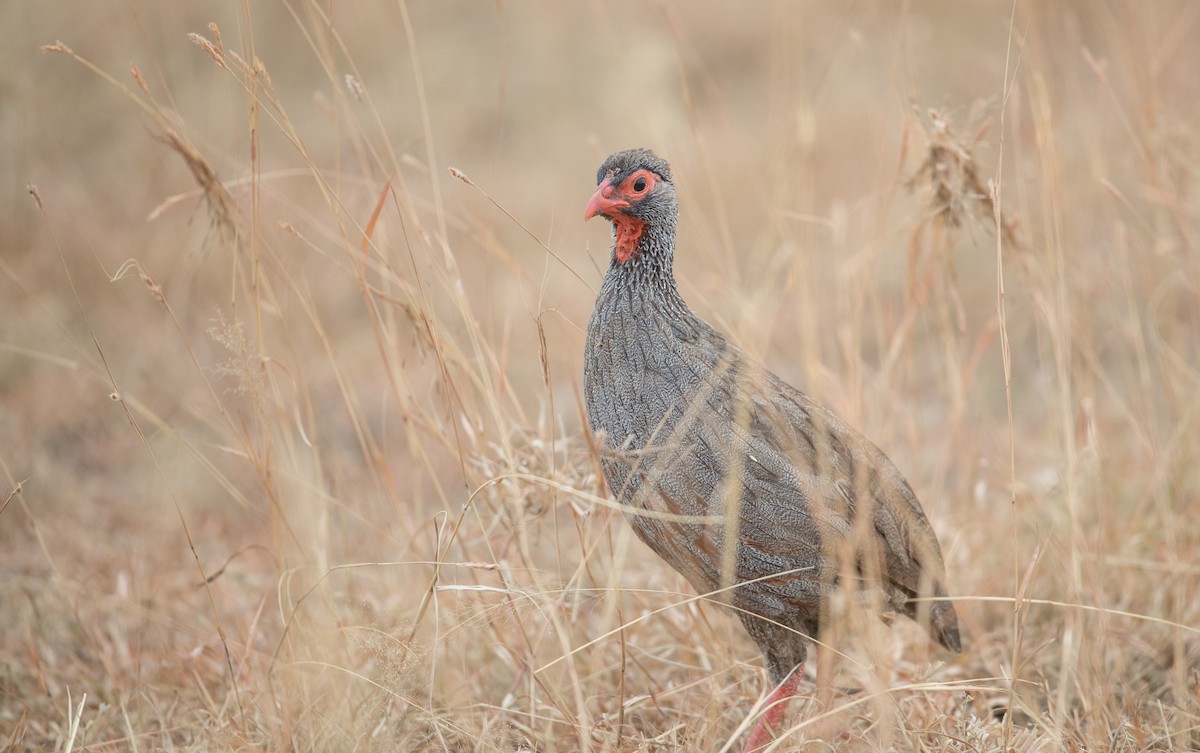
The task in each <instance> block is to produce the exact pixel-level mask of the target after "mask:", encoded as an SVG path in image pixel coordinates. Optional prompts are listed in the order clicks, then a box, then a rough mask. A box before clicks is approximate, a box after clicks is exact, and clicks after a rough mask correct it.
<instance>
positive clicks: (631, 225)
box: [583, 170, 658, 264]
mask: <svg viewBox="0 0 1200 753" xmlns="http://www.w3.org/2000/svg"><path fill="white" fill-rule="evenodd" d="M656 183H658V176H657V175H655V174H654V173H652V172H650V171H649V170H637V171H635V172H633V173H632V174H630V175H629V176H628V177H626V178H625V180H623V181H621V184H620V185H618V186H613V184H612V176H611V175H610V176H608V177H607V178H605V179H604V180H603V181H601V183H600V185H599V186H598V187H597V188H596V193H594V194H592V198H591V200H590V201H588V204H587V208H586V209H584V210H583V219H585V220H590V219H591V218H593V217H595V216H596V215H601V216H602V217H605V218H606V219H608V220H610V221H611V222H612V223H613V225H615V226H616V228H617V243H616V246H615V248H614V249H613V250H614V252H615V253H616V256H617V262H619V263H621V264H624V263H625V262H627V261H629V260H630V259H631V258H633V255H634V253H635V252H636V251H637V243H638V240H639V239H640V238H641V237H642V232H643V231H645V229H646V223H645V222H642V221H641V220H639V219H637V218H635V217H630V216H629V215H627V214H625V212H624V211H623V210H625V209H628V208H629V207H630V206H631V205H632V204H633V202H635V201H639V200H641V199H643V198H645V196H646V195H647V194H649V193H650V192H651V191H652V190H653V189H654V186H655V184H656Z"/></svg>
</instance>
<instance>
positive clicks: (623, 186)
mask: <svg viewBox="0 0 1200 753" xmlns="http://www.w3.org/2000/svg"><path fill="white" fill-rule="evenodd" d="M596 183H597V187H596V192H595V193H594V194H592V198H591V200H590V201H588V204H587V208H586V209H585V210H584V212H583V218H584V219H585V220H589V219H591V218H592V217H595V216H596V215H600V216H601V217H604V218H605V219H607V220H609V221H610V222H612V224H613V232H614V235H615V238H616V241H615V245H614V246H613V253H614V254H615V255H616V259H617V261H618V262H619V263H621V264H624V263H625V262H627V261H629V260H630V259H631V258H633V256H634V255H635V254H637V253H639V252H640V249H641V241H642V239H643V237H644V236H649V237H653V236H656V235H661V236H663V237H662V238H661V239H660V241H661V242H666V243H668V244H670V243H673V242H674V234H675V218H676V215H677V214H678V211H679V210H678V206H677V205H676V203H675V186H674V184H673V183H672V182H671V166H670V165H668V164H667V161H666V160H664V159H662V158H660V157H658V156H656V155H655V154H654V153H653V152H651V151H650V150H649V149H629V150H626V151H624V152H617V153H616V154H613V155H610V156H609V158H608V159H606V160H604V164H603V165H601V166H600V170H599V171H598V172H597V173H596ZM668 251H669V249H668Z"/></svg>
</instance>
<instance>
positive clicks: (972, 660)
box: [0, 0, 1200, 753]
mask: <svg viewBox="0 0 1200 753" xmlns="http://www.w3.org/2000/svg"><path fill="white" fill-rule="evenodd" d="M1013 11H1014V9H1013V8H1012V7H1011V6H1010V5H1007V4H989V3H966V4H959V3H932V4H919V3H912V4H890V3H889V4H879V5H873V4H856V5H849V4H840V3H838V4H835V3H829V4H820V5H818V4H815V3H813V4H790V3H780V4H776V5H771V6H767V5H757V4H756V5H755V6H754V7H753V9H746V10H743V11H741V12H738V13H736V14H732V13H731V12H730V11H729V9H728V8H727V7H726V6H724V5H722V4H717V3H700V4H689V7H688V9H687V10H686V11H685V10H683V8H682V6H675V5H669V4H648V3H647V4H641V3H632V2H630V3H604V4H599V3H594V4H588V5H586V6H585V5H582V4H580V5H575V4H567V3H554V2H550V1H549V0H546V1H545V2H541V3H503V4H493V3H475V2H451V3H423V4H417V3H412V4H411V7H406V6H405V4H404V3H401V4H399V5H389V4H386V3H385V4H373V3H331V4H324V3H313V4H295V3H286V2H285V3H280V4H273V3H265V4H253V5H252V4H249V3H246V2H245V1H244V0H242V1H241V2H237V3H232V4H228V6H222V7H216V6H214V7H204V4H200V5H197V4H187V3H185V4H178V3H142V2H134V3H132V4H106V3H96V4H57V5H56V4H29V3H8V4H6V5H4V6H3V7H0V29H3V31H0V38H2V39H3V41H4V44H2V45H0V61H2V62H3V65H0V168H2V169H0V173H2V174H4V175H5V176H8V180H7V181H6V182H5V184H4V185H3V186H0V191H3V192H4V195H5V199H6V201H5V202H4V204H5V206H6V207H8V210H7V212H6V214H5V219H4V221H3V222H0V248H2V249H3V252H2V253H0V302H2V308H0V311H2V316H0V397H2V400H3V402H2V406H0V410H2V413H0V474H2V476H3V477H2V478H0V573H2V574H3V578H2V580H0V741H3V742H4V745H5V747H6V748H7V749H12V750H48V749H54V750H71V749H75V750H94V751H107V750H132V751H146V750H159V749H171V750H206V751H207V750H233V749H245V748H262V749H271V750H280V751H285V750H297V751H332V750H339V751H340V750H367V749H370V750H380V751H385V750H386V751H392V750H414V751H415V750H444V751H519V750H538V751H575V750H589V751H635V750H636V751H673V750H699V751H724V750H737V749H738V746H739V745H740V742H741V739H742V738H741V737H740V736H739V735H740V734H741V733H744V731H745V730H746V729H747V725H748V724H749V723H751V722H752V721H753V720H752V718H751V717H750V714H751V712H752V709H753V707H754V704H755V702H756V701H757V699H758V695H759V693H760V691H761V690H762V688H763V679H762V674H761V671H760V663H759V658H758V656H757V652H756V650H755V649H754V647H753V645H752V644H751V643H750V642H749V640H748V639H747V638H746V637H745V636H744V635H743V634H742V633H741V630H740V627H738V626H737V625H736V624H735V622H734V621H733V620H731V618H730V616H729V615H728V614H726V613H725V612H724V611H723V610H721V609H720V608H718V607H715V606H712V605H709V604H706V603H703V602H701V601H700V600H698V599H697V598H696V597H695V595H694V594H693V593H692V592H691V591H690V589H689V588H688V587H687V586H686V584H685V583H684V582H683V581H682V580H681V579H680V578H679V577H678V576H676V575H675V574H674V573H673V572H672V571H670V570H669V569H668V568H667V567H666V566H664V565H663V564H662V563H661V562H659V561H657V560H656V559H655V558H654V557H653V555H651V554H650V553H649V551H648V550H647V549H645V548H644V547H643V546H642V545H641V544H640V543H639V542H637V541H636V540H635V539H634V538H633V537H632V535H631V533H630V531H629V528H628V526H627V525H625V524H624V522H623V521H622V520H621V518H620V515H619V513H618V512H614V510H613V509H612V505H611V503H610V502H608V501H607V500H606V499H605V498H604V497H603V494H604V491H603V489H602V487H601V485H600V483H599V482H598V480H597V473H596V467H595V463H594V461H593V458H592V453H591V452H590V451H589V447H588V444H587V440H586V438H585V436H584V434H583V432H582V430H581V428H580V406H579V384H580V352H581V349H582V344H583V336H582V329H583V327H584V325H585V323H586V320H587V316H588V313H589V312H590V307H591V303H592V297H593V289H594V288H595V287H596V286H597V285H598V283H599V279H600V276H601V270H602V268H603V266H604V265H605V264H606V263H607V247H608V237H607V231H606V229H605V228H603V227H601V226H600V224H599V223H597V224H593V225H587V226H584V225H583V224H582V223H581V222H580V221H579V219H578V218H579V216H580V212H581V211H582V207H583V204H584V202H585V201H586V199H587V197H588V195H589V194H590V192H591V190H592V177H593V175H594V171H595V167H596V165H597V164H599V161H600V159H601V158H602V157H603V156H604V154H606V153H607V152H608V151H610V150H613V149H616V148H622V147H628V146H633V145H646V146H651V147H654V148H656V149H657V150H658V151H660V152H661V153H662V154H664V155H665V156H667V157H668V158H670V159H671V160H672V162H673V164H674V166H675V168H676V171H677V176H678V181H677V182H678V185H679V191H680V194H681V197H682V201H683V219H682V238H681V250H680V253H679V255H678V272H679V275H680V278H681V285H682V287H683V291H684V294H685V295H686V296H687V297H688V299H689V300H690V301H691V302H692V303H693V305H694V307H695V308H697V309H698V310H699V311H700V312H701V313H702V314H704V315H705V316H706V317H708V318H709V319H710V320H712V321H713V322H714V323H716V324H718V325H719V326H720V327H722V328H723V329H725V330H726V331H729V332H731V333H732V334H733V335H734V337H735V338H736V339H737V340H738V341H740V342H741V343H742V344H743V345H744V346H745V347H746V348H747V349H749V350H750V351H752V352H754V353H757V354H759V355H761V356H762V357H763V358H764V360H765V361H766V362H767V363H768V364H769V365H771V366H772V367H773V368H775V369H776V370H777V371H779V372H780V373H781V374H782V375H784V376H785V377H787V378H788V379H790V380H791V381H793V382H794V383H796V384H798V385H801V386H803V387H805V388H806V389H807V390H808V391H810V392H812V393H814V394H817V395H820V396H822V397H823V398H824V399H825V400H826V401H827V402H829V403H830V404H832V405H833V406H834V407H835V408H836V409H838V410H839V411H840V412H841V413H843V414H844V415H845V416H846V417H847V418H848V419H850V420H851V421H852V422H853V423H854V424H856V425H858V426H860V427H862V428H863V429H864V430H865V432H866V433H867V434H868V435H869V436H871V437H872V438H874V439H875V440H876V442H877V443H878V444H879V445H880V446H881V447H883V448H884V449H885V450H886V451H887V452H888V454H889V455H890V456H891V457H892V458H893V460H895V461H896V462H897V464H898V465H899V466H900V468H901V469H903V470H904V471H905V473H906V474H907V475H908V476H909V478H910V479H911V481H912V482H913V485H914V487H915V488H916V489H917V491H918V493H919V495H920V496H921V497H922V499H923V500H924V502H925V507H926V509H927V510H928V511H929V513H930V517H931V518H932V519H933V521H934V524H935V526H936V527H937V529H938V530H939V533H940V535H941V538H942V542H943V544H944V548H945V550H946V555H947V559H948V565H949V570H950V585H951V587H952V590H953V592H954V594H955V595H956V597H957V599H958V605H959V610H960V614H961V615H962V618H963V620H964V627H965V643H966V646H967V648H966V651H965V652H964V654H963V655H961V656H959V657H949V656H945V655H943V654H941V653H939V652H937V651H934V650H933V649H931V648H930V647H929V646H928V644H927V642H926V640H925V638H924V637H923V636H922V635H921V633H920V631H919V630H918V629H917V628H916V627H915V626H913V625H911V624H909V623H904V622H902V623H897V624H896V625H895V626H894V628H893V629H891V630H890V631H889V630H884V629H881V628H878V627H872V626H867V627H865V628H864V629H863V630H862V631H859V633H857V634H855V635H849V636H847V637H846V638H845V640H844V641H843V642H840V643H839V646H838V648H839V649H840V650H841V651H843V652H844V654H845V657H844V658H842V659H841V660H840V661H839V668H840V675H839V679H838V685H839V686H842V687H843V688H847V689H849V688H857V689H858V691H857V692H849V690H846V691H843V692H839V693H838V694H837V696H836V698H835V702H834V707H833V708H832V709H830V710H829V711H828V712H826V714H825V716H822V715H821V712H820V710H819V709H817V708H816V706H815V702H806V703H800V704H797V709H796V711H795V712H794V713H793V714H792V715H791V716H790V720H791V722H792V724H793V728H792V732H791V734H790V735H789V736H788V737H787V738H786V739H785V740H784V741H782V742H781V743H780V744H779V745H778V746H777V748H776V749H777V750H780V751H782V750H793V749H804V750H825V749H829V748H833V747H837V748H839V749H848V750H925V751H949V750H953V751H985V750H988V751H990V750H1007V749H1013V750H1017V751H1060V750H1061V751H1079V750H1090V751H1114V752H1115V751H1119V752H1122V753H1125V752H1132V751H1149V750H1181V751H1182V750H1191V749H1195V748H1197V747H1200V688H1198V683H1197V677H1198V674H1200V631H1198V628H1197V626H1200V598H1198V597H1197V595H1196V594H1197V592H1198V591H1200V554H1198V552H1200V498H1198V497H1200V467H1198V464H1197V463H1196V459H1197V457H1198V455H1200V246H1198V243H1200V193H1198V182H1197V181H1198V179H1200V137H1198V136H1197V132H1196V129H1195V123H1196V122H1198V119H1200V107H1198V106H1197V104H1196V103H1197V102H1200V79H1198V78H1197V77H1196V75H1195V71H1197V70H1200V45H1198V44H1197V43H1196V39H1197V38H1200V6H1197V5H1196V4H1195V3H1193V2H1188V1H1187V0H1179V2H1166V1H1165V0H1164V1H1163V2H1152V3H1141V2H1134V1H1133V0H1125V1H1124V2H1122V1H1120V0H1113V1H1112V2H1107V3H1085V4H1078V3H1057V2H1048V3H1042V2H1036V3H1035V2H1018V3H1017V5H1016V7H1015V13H1014V12H1013ZM209 14H212V15H209ZM1010 15H1011V17H1012V18H1011V22H1010ZM210 22H212V23H215V26H210ZM56 40H62V42H61V44H59V45H54V43H55V41H56ZM43 44H45V45H52V46H51V47H50V48H49V49H48V51H46V52H39V49H38V47H39V45H43ZM1010 45H1011V47H1010ZM131 63H132V65H133V68H132V69H131V67H130V65H131ZM931 108H932V109H933V110H934V111H936V114H935V115H932V116H931V114H930V109H931ZM450 166H454V167H456V168H458V169H460V170H461V171H462V174H463V175H465V176H468V177H469V179H470V181H472V182H473V183H474V184H475V187H472V186H471V185H468V184H467V183H466V182H464V181H463V180H459V179H456V177H455V176H454V175H452V174H451V173H450V172H449V171H448V168H449V167H450ZM27 184H33V185H35V186H36V195H37V200H35V199H34V197H32V196H30V195H28V194H27V188H26V186H27ZM997 188H998V189H999V190H998V194H999V197H1000V202H1001V203H1000V208H1001V210H1002V213H1003V216H1002V217H996V216H994V215H993V207H994V204H993V199H992V197H993V196H994V195H995V194H996V193H997ZM477 189H480V190H477ZM484 191H486V195H485V194H484V193H483V192H484ZM489 196H490V197H491V199H493V200H494V203H493V202H492V201H490V200H489V198H488V197H489ZM997 227H1000V228H1001V233H1000V241H999V243H998V242H997V233H996V228H997ZM129 260H133V261H129ZM998 273H999V274H1002V276H1003V290H1004V297H1003V312H1004V316H1003V318H1001V316H1000V314H999V313H998V312H999V311H1000V310H1001V309H1000V298H999V294H998V293H999V285H998ZM1006 373H1007V374H1010V375H1011V379H1010V380H1009V389H1006ZM1010 680H1011V681H1010ZM802 687H803V688H805V692H806V693H807V692H811V688H812V686H811V684H810V683H805V684H803V685H802ZM85 694H86V699H84V695H85ZM1007 712H1011V713H1007ZM824 719H831V720H832V722H830V724H832V729H834V730H836V731H838V732H844V733H845V735H844V736H843V735H836V736H834V737H833V738H832V739H833V740H834V741H835V742H824V741H822V739H821V737H820V734H818V733H821V732H822V730H823V729H824V730H825V731H827V730H828V729H829V728H830V725H829V724H823V723H822V721H823V720H824Z"/></svg>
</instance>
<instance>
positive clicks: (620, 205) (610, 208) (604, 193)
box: [583, 178, 629, 220]
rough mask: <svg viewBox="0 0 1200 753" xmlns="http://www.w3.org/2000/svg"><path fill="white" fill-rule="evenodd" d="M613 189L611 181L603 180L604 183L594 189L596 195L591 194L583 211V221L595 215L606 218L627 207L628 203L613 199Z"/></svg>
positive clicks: (609, 179) (608, 179)
mask: <svg viewBox="0 0 1200 753" xmlns="http://www.w3.org/2000/svg"><path fill="white" fill-rule="evenodd" d="M614 191H615V189H614V188H613V187H612V179H611V178H605V179H604V182H603V183H601V184H600V185H599V186H598V187H597V188H596V193H594V194H592V198H591V200H590V201H588V204H587V208H586V209H584V210H583V219H585V220H590V219H592V218H593V217H595V216H596V215H598V214H600V215H604V216H605V217H607V216H608V215H610V214H614V213H617V214H619V213H620V212H618V210H620V209H624V208H626V207H628V206H629V202H628V201H625V200H624V199H619V198H618V199H614V198H613V197H612V196H613V193H614Z"/></svg>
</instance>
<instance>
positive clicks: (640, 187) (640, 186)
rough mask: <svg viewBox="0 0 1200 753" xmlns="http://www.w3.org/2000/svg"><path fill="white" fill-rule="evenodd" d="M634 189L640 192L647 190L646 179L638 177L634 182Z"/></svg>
mask: <svg viewBox="0 0 1200 753" xmlns="http://www.w3.org/2000/svg"><path fill="white" fill-rule="evenodd" d="M633 190H634V191H637V192H638V193H641V192H642V191H645V190H646V179H645V178H638V179H637V180H635V181H634V182H633Z"/></svg>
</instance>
